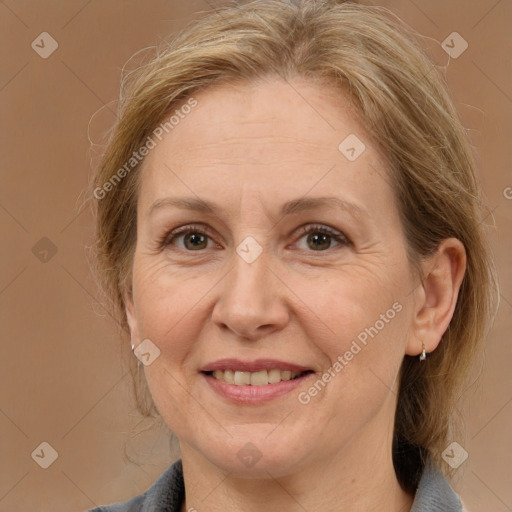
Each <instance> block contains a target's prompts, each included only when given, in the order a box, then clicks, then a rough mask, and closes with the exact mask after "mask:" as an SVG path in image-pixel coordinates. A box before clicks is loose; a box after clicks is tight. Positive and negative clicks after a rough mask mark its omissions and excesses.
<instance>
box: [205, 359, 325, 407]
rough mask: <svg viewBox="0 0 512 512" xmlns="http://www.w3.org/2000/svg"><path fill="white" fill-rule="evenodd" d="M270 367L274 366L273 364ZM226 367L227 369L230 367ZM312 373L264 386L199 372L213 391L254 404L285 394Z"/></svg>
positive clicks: (235, 401)
mask: <svg viewBox="0 0 512 512" xmlns="http://www.w3.org/2000/svg"><path fill="white" fill-rule="evenodd" d="M273 363H275V361H273ZM272 368H276V367H275V366H273V367H272ZM219 369H220V368H219ZM226 369H228V370H229V369H230V368H226ZM285 369H288V368H285ZM253 371H258V370H253ZM301 371H302V370H301ZM314 375H315V373H313V372H312V373H306V374H304V375H302V376H301V377H297V378H296V379H293V380H282V381H281V382H276V383H274V384H266V385H264V386H249V385H247V386H237V385H236V384H228V383H226V382H222V381H220V380H217V379H216V378H215V377H213V376H212V375H210V374H208V373H201V376H202V377H203V378H204V379H205V381H206V382H207V383H208V384H209V386H210V388H211V389H213V391H215V392H216V393H217V394H218V395H220V396H221V397H223V398H225V399H228V400H229V401H230V402H234V403H237V404H254V405H256V404H261V403H265V402H270V401H271V400H274V399H276V398H278V397H281V396H283V395H286V394H288V393H290V392H291V391H293V390H294V389H296V388H297V387H298V386H300V385H301V384H303V383H304V382H305V381H306V380H307V379H309V378H310V377H312V376H314Z"/></svg>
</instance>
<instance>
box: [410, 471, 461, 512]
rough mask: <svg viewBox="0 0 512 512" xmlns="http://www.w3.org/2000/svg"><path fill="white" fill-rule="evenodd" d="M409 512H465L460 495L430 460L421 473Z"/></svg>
mask: <svg viewBox="0 0 512 512" xmlns="http://www.w3.org/2000/svg"><path fill="white" fill-rule="evenodd" d="M411 512H465V509H464V508H463V505H462V502H461V500H460V497H459V496H458V495H457V494H456V493H455V491H454V490H453V489H452V488H451V486H450V484H449V483H448V481H447V480H446V478H445V477H444V475H443V474H442V473H441V471H440V469H439V468H438V467H437V466H435V465H434V463H433V462H431V461H429V462H427V464H426V465H425V469H424V471H423V474H422V475H421V480H420V483H419V485H418V489H417V490H416V496H415V498H414V503H413V506H412V508H411Z"/></svg>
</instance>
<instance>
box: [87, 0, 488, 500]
mask: <svg viewBox="0 0 512 512" xmlns="http://www.w3.org/2000/svg"><path fill="white" fill-rule="evenodd" d="M268 77H270V78H274V77H275V78H281V79H284V80H290V79H294V78H301V79H306V80H311V81H314V82H315V83H318V84H321V85H325V87H334V88H335V90H336V91H339V93H340V94H343V95H344V96H345V97H347V98H349V99H350V101H351V104H352V105H353V106H354V108H355V109H356V112H357V113H358V118H359V119H360V121H361V122H362V123H363V126H364V128H365V130H366V131H367V134H368V136H369V137H370V138H371V140H372V142H373V143H374V144H375V146H376V148H377V149H378V150H379V151H380V152H381V153H382V154H383V155H384V157H385V161H386V163H387V172H388V173H389V179H390V181H391V183H392V185H393V188H394V192H395V197H396V203H397V207H398V210H399V213H400V217H401V222H402V225H403V229H404V233H405V235H406V239H407V250H408V255H409V260H410V263H411V268H413V269H415V271H417V272H418V275H419V277H420V279H421V278H422V277H423V276H421V274H420V263H421V261H422V259H423V258H425V257H428V256H430V255H432V254H434V253H435V251H436V249H437V248H438V246H439V244H440V242H441V241H442V240H443V239H446V238H449V237H455V238H457V239H459V240H460V241H461V242H462V243H463V244H464V247H465V250H466V253H467V268H466V273H465V275H464V279H463V282H462V285H461V289H460V291H459V296H458V300H457V304H456V307H455V311H454V314H453V318H452V320H451V323H450V325H449V327H448V329H447V330H446V332H445V333H444V335H443V337H442V340H441V343H440V344H439V346H438V348H437V349H436V350H435V351H433V352H432V353H431V354H430V355H429V357H428V359H427V361H426V362H423V363H419V362H418V358H416V357H414V358H413V357H410V356H404V360H403V363H402V367H401V371H400V384H399V393H398V399H397V409H396V413H395V423H394V437H393V463H394V467H395V471H396V474H397V478H398V480H399V482H400V484H401V485H402V487H403V488H404V489H405V490H407V491H409V492H412V493H414V491H415V489H416V487H417V484H418V481H419V477H420V475H421V472H422V471H423V468H424V465H425V464H426V463H427V461H428V460H430V459H432V460H434V461H436V462H437V463H438V465H439V466H442V463H441V453H442V451H443V450H444V449H445V448H446V446H447V443H448V441H449V439H450V435H451V433H452V432H453V431H454V430H453V427H454V425H456V424H457V420H456V418H455V416H454V414H453V411H454V408H455V406H456V404H457V402H458V399H459V397H460V394H461V393H462V391H463V390H464V386H465V384H466V382H467V377H468V375H469V373H470V369H471V367H472V366H471V365H472V363H473V361H474V360H475V357H476V356H477V355H478V354H479V350H480V348H481V345H482V342H483V340H484V339H485V336H486V335H487V332H488V329H489V328H490V325H491V322H492V318H493V315H494V312H495V305H496V300H497V293H496V291H497V284H496V278H495V271H494V264H493V260H492V257H491V254H490V253H489V251H488V249H487V246H486V242H485V226H484V218H485V215H486V213H487V210H486V208H485V207H484V206H483V204H484V202H483V198H482V194H481V190H480V187H479V183H478V178H477V173H476V164H475V156H474V152H473V147H472V145H471V143H470V141H469V138H468V136H467V133H466V130H465V129H464V127H463V125H462V123H461V121H460V119H459V116H458V115H457V113H456V110H455V108H454V105H453V103H452V100H451V98H450V95H449V93H448V87H447V85H446V83H445V80H444V78H443V77H442V75H441V74H440V73H439V72H438V70H437V69H436V67H435V66H434V65H433V64H432V62H431V61H430V60H429V58H428V57H427V55H426V53H425V52H424V50H423V49H422V48H421V47H420V45H419V42H418V40H417V35H416V34H415V33H414V32H413V30H412V29H411V28H409V27H408V26H407V25H405V24H404V23H403V22H402V21H400V20H399V19H397V18H396V17H395V16H394V15H392V14H391V13H390V12H389V11H388V10H386V9H384V8H382V7H368V6H363V5H358V4H356V3H353V2H339V1H338V2H337V1H334V0H331V1H329V0H298V1H294V2H287V1H284V0H282V1H281V0H255V1H252V2H249V3H247V4H244V5H241V6H240V5H237V6H227V7H222V8H219V9H217V10H216V11H212V12H211V13H209V14H208V15H206V16H203V17H200V18H199V19H197V20H195V21H194V22H193V23H192V24H189V25H188V26H186V27H185V28H184V29H182V30H181V32H179V34H178V35H176V36H175V37H174V38H173V39H172V40H170V41H168V42H164V44H163V45H161V47H160V48H158V50H157V54H156V56H154V57H152V58H151V59H149V60H147V61H146V62H144V64H143V65H141V66H140V67H139V68H137V69H136V70H135V71H132V72H131V73H130V74H129V75H127V76H126V77H124V79H123V81H122V84H121V92H120V101H119V108H118V120H117V122H116V124H115V126H114V127H113V130H112V132H111V134H110V138H109V140H108V143H107V147H106V149H105V152H104V154H103V157H102V160H101V162H100V165H99V166H98V168H97V172H96V174H95V177H94V182H93V184H92V186H93V187H96V189H95V194H94V196H95V213H96V234H95V242H96V243H95V254H96V270H97V275H98V277H99V281H100V284H101V286H102V288H103V290H104V292H105V294H106V296H107V297H108V300H109V301H110V305H111V307H112V308H113V313H114V315H115V318H116V319H117V321H118V323H119V324H120V326H121V327H122V330H123V331H124V332H125V333H126V332H129V330H128V325H127V318H126V313H125V304H124V299H123V297H124V296H125V294H126V293H130V280H131V267H132V263H133V254H134V250H135V245H136V214H137V192H138V177H139V176H140V174H141V172H140V168H141V165H142V163H143V161H144V160H143V159H142V160H141V162H135V164H134V165H133V169H132V170H131V171H130V172H125V173H122V174H123V175H122V179H117V180H116V182H115V183H113V182H112V181H111V180H112V178H113V177H114V176H115V175H116V173H118V174H117V176H118V177H120V174H119V170H120V169H121V168H123V166H124V165H125V164H126V162H128V161H130V158H132V155H133V152H134V151H137V150H138V149H140V148H141V147H142V146H144V144H145V143H146V141H147V140H148V137H151V134H152V133H153V131H154V130H155V128H156V127H158V126H159V125H160V124H161V123H162V122H163V121H164V120H165V119H166V117H168V116H169V115H170V113H171V112H173V111H174V110H175V109H176V108H177V107H179V106H180V105H183V104H184V102H185V101H186V100H187V99H190V98H192V97H193V95H197V94H198V93H200V92H201V91H203V90H205V89H207V88H208V87H212V86H213V85H215V84H236V83H257V82H258V81H259V80H261V79H263V78H268ZM109 181H110V183H111V184H112V186H110V187H104V185H105V184H106V183H107V182H109ZM102 187H104V188H102ZM99 189H101V190H102V191H103V192H102V193H101V194H97V193H96V191H97V190H99ZM107 189H108V191H107ZM105 191H107V193H105ZM98 196H100V197H98ZM124 347H125V350H126V351H129V346H128V344H127V343H124ZM134 360H135V358H133V357H132V358H130V361H133V363H131V364H132V374H133V376H134V382H135V392H136V396H137V403H138V406H139V409H140V411H141V412H142V413H143V414H145V415H153V414H154V415H155V416H158V414H157V411H156V408H155V406H154V404H153V402H152V400H151V397H150V395H149V391H148V389H147V385H146V382H145V378H144V377H143V376H141V373H142V372H137V371H136V369H135V368H136V365H135V361H134ZM444 470H445V472H447V470H446V468H444ZM447 473H448V472H447ZM447 476H450V475H449V474H448V475H447Z"/></svg>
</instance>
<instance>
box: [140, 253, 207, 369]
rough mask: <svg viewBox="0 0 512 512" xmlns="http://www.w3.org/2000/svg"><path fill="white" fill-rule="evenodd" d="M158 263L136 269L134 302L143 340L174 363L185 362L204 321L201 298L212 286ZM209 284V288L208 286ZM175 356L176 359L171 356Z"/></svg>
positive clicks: (203, 279) (203, 297) (169, 361)
mask: <svg viewBox="0 0 512 512" xmlns="http://www.w3.org/2000/svg"><path fill="white" fill-rule="evenodd" d="M171 270H172V269H170V267H169V265H167V264H165V263H162V262H157V263H154V264H150V265H146V266H144V265H143V262H140V265H139V266H138V268H137V267H134V279H133V281H134V300H135V304H136V311H137V322H138V326H139V334H140V337H141V339H144V338H149V339H150V340H151V341H153V342H154V343H155V344H156V345H157V346H158V347H159V348H160V350H161V355H162V357H163V358H164V359H165V360H166V361H167V362H168V363H170V364H175V363H173V361H174V362H179V361H181V360H183V358H184V357H185V356H186V354H187V352H188V350H189V348H190V346H191V344H192V342H191V340H193V339H194V338H197V334H198V332H199V329H200V328H201V324H202V322H203V320H200V319H199V315H201V311H202V305H201V299H203V300H205V299H206V297H205V295H206V294H207V291H208V290H209V288H211V284H208V283H206V282H205V278H202V279H201V278H197V279H194V278H190V277H188V276H187V278H186V279H185V278H184V277H183V274H181V275H180V273H179V272H175V271H171ZM206 280H208V279H207V278H206ZM207 284H208V285H207ZM171 355H172V360H171V359H170V356H171Z"/></svg>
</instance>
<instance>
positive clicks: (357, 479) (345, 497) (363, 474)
mask: <svg viewBox="0 0 512 512" xmlns="http://www.w3.org/2000/svg"><path fill="white" fill-rule="evenodd" d="M377 437H378V436H377ZM376 441H377V439H375V438H374V441H373V442H371V443H370V444H371V445H373V446H368V444H366V446H365V447H364V448H365V449H364V450H361V449H358V448H361V445H360V443H359V442H358V440H356V439H353V442H351V443H349V447H348V448H346V449H345V450H344V451H343V453H339V454H338V455H337V456H331V457H329V458H328V459H327V460H325V459H324V460H317V461H314V462H312V463H311V464H307V465H304V466H303V467H301V468H300V470H298V471H296V472H293V473H291V474H288V475H286V476H281V477H279V478H275V477H274V476H273V475H272V470H271V469H270V468H269V469H268V471H266V472H265V473H266V475H267V477H260V478H240V477H237V476H236V475H234V474H233V473H229V472H228V471H223V470H221V469H220V468H218V467H217V466H215V465H213V464H212V463H211V462H209V461H207V460H206V459H204V458H203V457H202V456H201V455H200V454H198V453H197V452H196V451H194V450H193V449H192V448H191V447H190V446H187V445H182V449H181V451H182V461H183V473H184V479H185V490H186V504H184V506H183V508H182V512H186V511H201V510H208V511H209V512H221V511H222V512H230V511H239V510H245V511H248V512H256V511H261V510H265V512H277V511H282V510H287V511H290V512H304V511H305V510H307V511H308V512H320V511H322V512H329V511H333V512H334V511H338V510H343V511H344V512H356V511H357V512H361V511H365V512H374V511H375V512H376V511H379V512H409V511H410V509H411V506H412V502H413V497H412V496H410V495H409V494H407V493H406V492H405V491H403V490H402V488H401V487H400V485H399V483H398V480H397V479H396V475H395V471H394V468H393V462H392V456H391V450H390V449H386V450H383V449H382V443H379V442H376ZM379 444H380V446H379ZM369 448H370V449H369ZM363 453H364V454H371V455H370V456H365V457H361V454H363Z"/></svg>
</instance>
